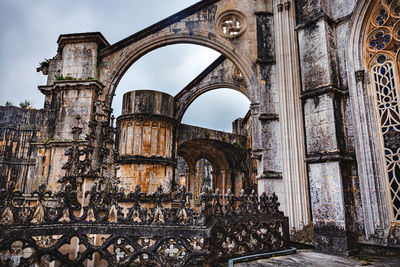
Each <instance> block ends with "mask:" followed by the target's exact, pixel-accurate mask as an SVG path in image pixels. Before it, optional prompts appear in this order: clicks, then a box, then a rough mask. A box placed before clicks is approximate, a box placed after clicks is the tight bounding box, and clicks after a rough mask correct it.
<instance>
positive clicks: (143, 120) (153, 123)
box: [117, 90, 177, 193]
mask: <svg viewBox="0 0 400 267" xmlns="http://www.w3.org/2000/svg"><path fill="white" fill-rule="evenodd" d="M176 124H177V122H176V121H175V119H174V98H173V97H172V96H170V95H168V94H165V93H162V92H157V91H150V90H137V91H131V92H128V93H126V94H124V98H123V104H122V115H121V116H120V117H118V119H117V128H118V129H119V133H120V134H119V149H120V153H119V163H120V169H119V170H118V177H120V178H121V180H122V183H123V184H124V185H125V186H126V188H129V189H131V190H134V188H135V186H136V185H140V186H141V187H142V191H143V192H147V193H152V192H155V191H156V190H157V187H158V186H159V185H160V184H161V185H162V186H163V189H164V191H168V190H170V189H171V185H172V181H173V179H174V178H173V174H174V173H175V171H174V168H175V167H176V159H175V157H174V153H173V150H174V149H173V147H174V142H175V141H174V140H175V131H174V129H175V128H176Z"/></svg>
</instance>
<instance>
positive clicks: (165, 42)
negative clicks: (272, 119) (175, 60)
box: [99, 29, 259, 105]
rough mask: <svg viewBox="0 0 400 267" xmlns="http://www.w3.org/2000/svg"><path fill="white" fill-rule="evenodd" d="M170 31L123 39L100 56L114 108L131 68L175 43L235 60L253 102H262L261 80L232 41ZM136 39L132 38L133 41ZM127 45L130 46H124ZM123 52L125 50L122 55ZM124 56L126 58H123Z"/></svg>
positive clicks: (202, 34) (101, 76)
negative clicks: (117, 93)
mask: <svg viewBox="0 0 400 267" xmlns="http://www.w3.org/2000/svg"><path fill="white" fill-rule="evenodd" d="M186 31H187V29H185V31H182V32H172V33H171V32H168V33H165V34H160V35H157V36H149V37H147V38H143V39H140V40H137V41H133V40H134V38H133V39H132V40H128V39H129V38H127V40H122V41H121V42H120V43H121V44H120V43H116V44H114V45H113V46H110V47H108V48H106V49H104V50H103V51H101V53H100V57H101V58H102V65H101V67H100V73H99V79H100V80H102V81H104V82H103V84H104V86H105V89H106V90H105V91H106V93H105V94H104V96H103V97H104V99H105V100H106V102H107V103H108V104H110V105H111V102H112V100H113V95H114V92H115V90H116V88H117V86H118V84H119V82H120V80H121V78H122V77H123V76H124V75H125V72H126V71H127V70H128V69H129V67H130V66H131V65H132V64H133V63H135V62H136V61H137V60H138V59H140V58H141V57H142V56H144V55H145V54H147V53H149V52H151V51H153V50H156V49H158V48H160V47H165V46H169V45H173V44H194V45H200V46H204V47H208V48H210V49H212V50H214V51H217V52H218V53H220V54H222V55H224V56H225V57H226V58H228V59H229V60H231V61H232V62H233V63H234V64H235V65H236V66H237V68H238V69H239V71H240V72H241V74H242V77H243V80H244V81H245V83H246V85H247V88H252V90H253V91H252V93H251V95H250V99H251V102H253V103H258V101H259V99H258V90H257V88H258V80H257V75H256V72H255V70H254V69H253V68H252V64H251V63H250V62H249V60H248V59H246V58H245V57H243V55H241V54H240V53H238V51H237V49H235V47H234V46H233V45H232V43H230V42H229V41H228V40H225V39H224V38H222V37H217V36H215V38H214V39H210V32H208V31H207V32H186ZM132 37H133V36H131V38H132ZM123 43H127V44H123ZM121 50H124V51H123V53H122V54H121ZM121 55H123V56H121Z"/></svg>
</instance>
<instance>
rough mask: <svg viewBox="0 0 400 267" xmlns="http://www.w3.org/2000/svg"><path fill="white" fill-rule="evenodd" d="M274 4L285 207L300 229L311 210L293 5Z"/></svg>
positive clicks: (283, 2)
mask: <svg viewBox="0 0 400 267" xmlns="http://www.w3.org/2000/svg"><path fill="white" fill-rule="evenodd" d="M274 6H275V7H274V14H275V16H274V18H275V41H276V64H277V78H278V87H279V109H280V111H279V122H280V132H281V144H282V179H283V184H284V186H283V188H284V189H283V190H284V193H283V194H284V196H285V198H284V201H283V202H284V205H283V208H284V212H285V214H286V215H287V216H288V217H289V222H290V227H294V228H295V229H296V230H301V228H302V227H303V225H306V224H308V222H309V220H310V213H309V206H308V203H309V200H308V182H307V173H306V166H305V148H304V132H303V116H302V107H301V99H300V78H299V63H298V58H297V55H298V54H297V36H296V32H295V28H294V9H293V6H292V2H291V1H282V0H280V1H275V5H274Z"/></svg>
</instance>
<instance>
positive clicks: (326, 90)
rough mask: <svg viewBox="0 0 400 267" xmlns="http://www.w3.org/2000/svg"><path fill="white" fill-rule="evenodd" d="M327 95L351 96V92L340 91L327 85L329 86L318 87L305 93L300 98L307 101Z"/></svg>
mask: <svg viewBox="0 0 400 267" xmlns="http://www.w3.org/2000/svg"><path fill="white" fill-rule="evenodd" d="M326 94H335V95H340V96H347V95H349V91H348V90H342V89H338V88H335V87H333V86H331V85H327V86H320V87H317V88H315V89H313V90H307V91H303V92H302V93H301V96H300V98H301V99H302V100H306V99H309V98H314V97H316V96H321V95H326Z"/></svg>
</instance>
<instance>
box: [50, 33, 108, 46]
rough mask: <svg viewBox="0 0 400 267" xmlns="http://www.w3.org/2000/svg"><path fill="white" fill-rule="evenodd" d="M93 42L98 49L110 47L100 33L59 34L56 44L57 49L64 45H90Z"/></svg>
mask: <svg viewBox="0 0 400 267" xmlns="http://www.w3.org/2000/svg"><path fill="white" fill-rule="evenodd" d="M91 42H95V43H97V45H98V46H99V48H100V49H102V48H105V47H108V46H110V44H109V43H108V41H107V40H106V38H105V37H104V36H103V35H102V34H101V33H100V32H87V33H71V34H61V35H60V36H59V37H58V40H57V43H58V46H59V48H61V49H62V48H64V46H65V45H66V44H78V43H91Z"/></svg>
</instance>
